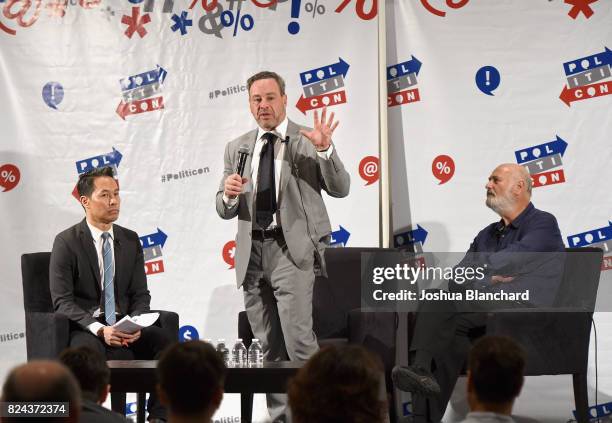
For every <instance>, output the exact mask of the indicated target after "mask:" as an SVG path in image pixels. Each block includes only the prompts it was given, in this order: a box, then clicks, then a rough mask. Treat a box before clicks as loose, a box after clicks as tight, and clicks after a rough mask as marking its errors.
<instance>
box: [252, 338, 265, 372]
mask: <svg viewBox="0 0 612 423" xmlns="http://www.w3.org/2000/svg"><path fill="white" fill-rule="evenodd" d="M249 366H250V367H263V349H262V348H261V343H260V342H259V340H258V339H253V342H252V343H251V346H250V347H249Z"/></svg>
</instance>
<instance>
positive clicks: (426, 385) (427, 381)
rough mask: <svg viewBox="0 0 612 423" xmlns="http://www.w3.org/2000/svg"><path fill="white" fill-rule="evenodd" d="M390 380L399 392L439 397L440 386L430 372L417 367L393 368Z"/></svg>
mask: <svg viewBox="0 0 612 423" xmlns="http://www.w3.org/2000/svg"><path fill="white" fill-rule="evenodd" d="M391 379H393V384H394V385H395V386H396V387H397V388H398V389H399V390H400V391H405V392H412V393H413V394H417V395H422V396H424V397H435V396H437V395H440V385H439V384H438V382H437V381H436V379H435V378H434V377H433V375H432V374H431V372H430V371H428V370H426V369H424V368H422V367H419V366H408V367H403V366H401V367H400V366H395V367H394V368H393V371H392V372H391Z"/></svg>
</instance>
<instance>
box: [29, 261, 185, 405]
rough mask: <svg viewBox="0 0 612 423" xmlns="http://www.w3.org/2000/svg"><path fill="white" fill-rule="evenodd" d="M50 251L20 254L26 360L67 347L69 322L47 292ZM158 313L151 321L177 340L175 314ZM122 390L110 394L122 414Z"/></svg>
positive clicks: (141, 395) (52, 354) (55, 354)
mask: <svg viewBox="0 0 612 423" xmlns="http://www.w3.org/2000/svg"><path fill="white" fill-rule="evenodd" d="M50 259H51V253H49V252H42V253H31V254H22V256H21V277H22V284H23V306H24V309H25V319H26V350H27V357H28V361H29V360H35V359H56V358H57V357H58V356H59V354H60V353H61V352H62V351H63V350H64V349H66V348H68V346H69V341H70V321H69V320H68V318H67V317H66V316H64V315H63V314H60V313H55V311H54V309H53V303H52V301H51V293H50V291H49V261H50ZM151 311H156V312H158V313H159V319H158V321H157V322H156V323H155V324H156V325H158V326H159V327H160V328H162V329H164V330H165V331H166V333H167V334H168V336H170V337H171V339H176V340H178V332H179V316H178V314H176V313H174V312H171V311H163V310H151ZM125 397H126V396H125V393H119V394H113V395H111V403H112V408H113V410H114V411H117V412H119V413H121V414H125ZM144 402H145V393H138V409H139V410H143V408H144V407H143V406H144Z"/></svg>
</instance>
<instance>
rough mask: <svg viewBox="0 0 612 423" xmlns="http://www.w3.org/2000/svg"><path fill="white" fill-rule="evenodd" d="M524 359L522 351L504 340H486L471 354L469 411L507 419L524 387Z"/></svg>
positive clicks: (516, 345) (475, 347)
mask: <svg viewBox="0 0 612 423" xmlns="http://www.w3.org/2000/svg"><path fill="white" fill-rule="evenodd" d="M524 369H525V356H524V353H523V350H522V349H521V347H520V346H519V345H518V344H517V343H516V342H515V341H513V340H512V339H510V338H508V337H504V336H485V337H483V338H481V339H479V340H478V341H477V342H476V343H475V344H474V346H473V347H472V351H471V352H470V357H469V362H468V383H467V390H468V402H469V404H470V409H471V410H472V411H492V412H496V413H500V414H507V415H510V413H511V412H512V406H513V404H514V400H515V398H516V397H518V395H519V394H520V392H521V388H522V387H523V379H524V378H523V371H524Z"/></svg>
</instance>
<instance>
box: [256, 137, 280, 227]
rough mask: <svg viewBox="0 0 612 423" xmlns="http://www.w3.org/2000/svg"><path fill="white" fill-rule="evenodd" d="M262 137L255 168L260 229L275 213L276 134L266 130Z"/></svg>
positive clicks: (266, 224)
mask: <svg viewBox="0 0 612 423" xmlns="http://www.w3.org/2000/svg"><path fill="white" fill-rule="evenodd" d="M262 139H263V140H264V145H263V147H262V148H261V154H260V156H259V169H258V170H257V197H256V201H255V210H256V221H257V224H258V225H259V227H260V228H261V229H266V228H267V227H268V226H270V223H272V217H273V216H274V213H276V184H275V175H274V140H275V139H276V136H275V135H274V134H273V133H271V132H266V133H265V134H264V135H263V136H262Z"/></svg>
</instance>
